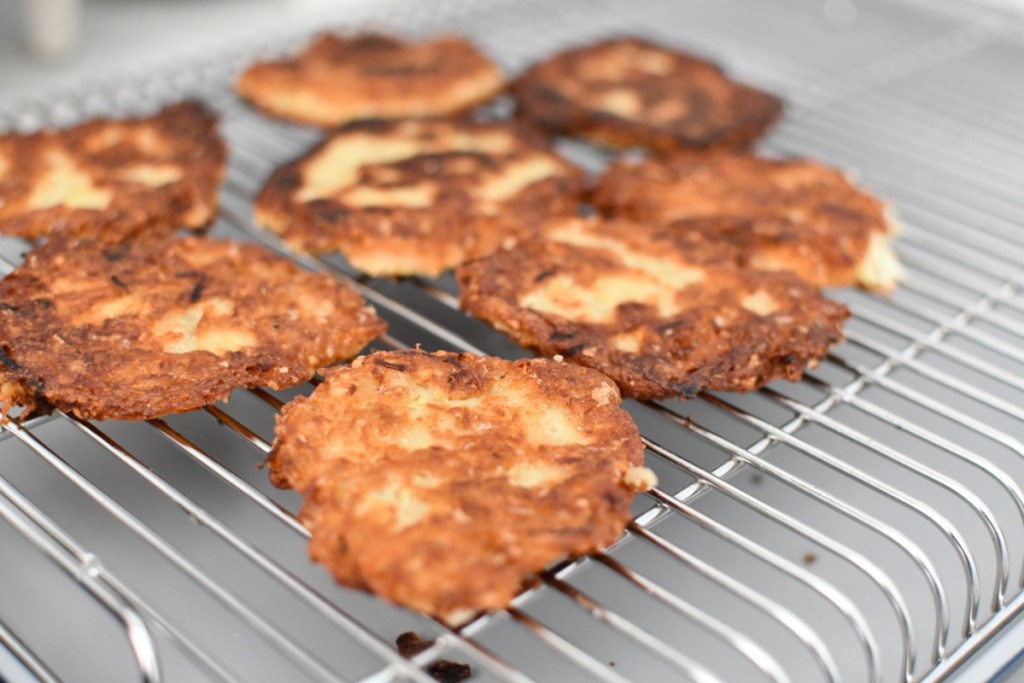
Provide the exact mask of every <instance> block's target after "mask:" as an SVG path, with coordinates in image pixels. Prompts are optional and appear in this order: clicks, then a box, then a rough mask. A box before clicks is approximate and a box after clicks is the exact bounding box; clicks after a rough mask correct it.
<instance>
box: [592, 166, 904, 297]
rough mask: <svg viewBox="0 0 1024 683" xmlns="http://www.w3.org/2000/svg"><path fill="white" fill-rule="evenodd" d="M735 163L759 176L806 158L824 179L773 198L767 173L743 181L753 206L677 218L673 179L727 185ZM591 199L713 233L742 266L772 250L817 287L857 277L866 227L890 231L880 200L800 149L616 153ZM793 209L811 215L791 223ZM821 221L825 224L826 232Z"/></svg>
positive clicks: (617, 213) (622, 213)
mask: <svg viewBox="0 0 1024 683" xmlns="http://www.w3.org/2000/svg"><path fill="white" fill-rule="evenodd" d="M737 164H738V165H741V166H746V167H747V168H741V169H740V170H741V171H743V172H744V173H746V172H752V173H757V172H760V173H761V174H762V175H763V176H768V175H769V174H770V173H771V172H772V171H774V170H776V169H785V168H787V167H789V166H793V165H810V166H813V167H815V168H816V169H817V170H819V171H820V180H821V182H822V183H824V184H825V185H824V186H822V187H812V188H807V189H806V190H804V191H803V192H802V193H801V195H800V196H798V197H793V198H792V199H788V198H787V200H786V203H785V204H784V205H783V204H781V203H780V204H777V205H772V204H771V203H770V201H769V198H770V197H771V196H772V194H775V195H778V191H777V190H775V188H774V187H773V186H772V184H771V182H770V181H769V182H767V183H765V184H764V186H762V187H753V186H747V187H745V188H744V189H745V190H746V195H747V197H748V203H749V204H750V205H751V206H756V205H757V204H759V203H760V204H763V207H762V208H761V209H758V210H757V211H745V210H741V211H740V212H737V211H736V210H732V209H728V208H723V209H722V212H721V214H719V215H702V216H697V217H687V218H679V217H676V216H673V215H672V214H670V213H669V211H668V210H667V209H665V207H664V204H663V200H662V199H661V197H663V196H666V195H670V194H672V193H673V192H675V189H674V187H673V183H675V182H678V181H679V180H680V178H681V177H687V176H688V175H691V174H692V175H696V174H700V175H701V176H702V177H704V178H711V179H720V180H721V181H722V182H724V183H726V184H727V185H728V184H730V183H731V182H732V181H731V179H730V175H731V168H730V167H731V166H732V167H733V168H735V166H733V165H737ZM740 182H746V181H745V180H744V179H741V180H740ZM694 191H696V190H694ZM588 200H589V201H590V203H591V204H592V205H593V206H595V207H596V208H597V209H598V210H599V211H600V212H602V213H603V214H605V215H607V216H610V217H613V218H621V219H626V220H631V221H635V222H655V223H659V224H663V225H665V226H670V227H671V228H672V229H673V230H675V231H678V232H680V233H687V232H690V233H694V235H695V236H696V235H699V236H700V238H701V239H706V240H709V241H718V242H720V243H721V244H722V246H723V247H727V248H730V249H732V250H734V252H735V258H736V259H737V260H738V261H739V262H740V263H741V264H743V265H744V266H746V267H753V266H751V265H750V260H751V258H752V257H754V256H756V254H757V252H758V251H760V250H768V251H773V252H777V253H779V254H780V255H783V256H782V258H783V259H785V260H786V262H787V263H788V264H789V265H790V267H789V268H787V270H790V271H792V272H794V273H796V274H797V275H799V276H800V277H801V278H803V279H804V280H807V281H808V282H811V283H813V284H815V285H817V286H819V287H848V286H854V285H856V284H858V283H857V278H856V273H855V269H856V267H857V265H858V263H859V262H860V260H861V259H862V258H864V256H865V255H866V253H867V250H868V243H869V239H870V237H871V234H872V233H874V232H879V233H883V234H889V233H890V232H891V223H890V220H889V219H888V218H887V216H886V211H885V205H884V204H883V203H882V201H881V200H879V199H878V198H876V197H874V196H872V195H871V194H869V193H868V192H866V191H864V190H862V189H860V188H858V187H856V186H854V185H853V184H852V183H851V182H850V181H849V179H848V178H846V176H845V175H844V174H843V173H842V172H841V171H839V170H838V169H835V168H832V167H829V166H826V165H824V164H821V163H820V162H817V161H814V160H812V159H806V158H802V157H790V158H785V159H772V158H767V157H759V156H755V155H753V154H749V153H742V152H731V151H711V152H693V153H683V154H676V155H673V156H672V157H670V158H666V159H647V160H644V161H642V162H640V163H633V162H622V161H619V162H615V163H612V164H611V165H610V166H609V167H608V168H607V169H606V170H605V172H604V173H603V174H602V175H601V176H600V177H599V178H598V180H597V182H596V184H595V185H594V186H593V188H592V189H591V191H590V193H589V195H588ZM769 209H770V210H769ZM792 210H801V211H804V212H805V214H809V216H810V219H809V220H806V222H805V223H795V222H793V221H791V220H790V219H789V218H788V217H787V216H786V213H787V212H788V211H792ZM821 225H826V226H828V228H829V230H828V231H827V232H823V231H822V230H821V229H820V226H821Z"/></svg>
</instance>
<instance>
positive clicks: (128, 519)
mask: <svg viewBox="0 0 1024 683" xmlns="http://www.w3.org/2000/svg"><path fill="white" fill-rule="evenodd" d="M76 424H83V426H85V424H86V423H77V422H76ZM90 426H91V425H90ZM6 428H7V429H10V430H12V431H13V432H14V434H15V436H16V437H17V438H18V440H19V441H21V442H22V443H23V444H25V445H26V446H28V447H29V448H30V449H31V450H32V451H33V452H35V453H36V454H37V455H39V456H40V457H42V458H43V460H45V461H46V463H47V464H49V465H50V466H52V467H53V468H54V469H55V470H57V471H58V472H59V473H60V474H62V475H63V476H64V477H65V478H66V479H67V480H68V481H70V482H71V483H72V484H74V485H75V486H76V487H77V488H78V489H79V490H81V491H82V492H83V493H85V494H86V495H87V496H89V498H91V499H92V500H93V501H94V502H96V503H97V504H98V505H100V507H102V508H103V509H104V510H105V511H107V512H108V513H110V514H111V515H113V516H114V517H115V518H116V519H117V520H118V521H120V522H121V523H122V524H124V525H125V526H127V527H128V528H129V529H131V530H132V531H133V532H134V533H135V534H136V535H137V536H139V537H140V538H142V539H143V540H144V541H146V542H147V543H148V544H149V545H150V546H152V547H153V548H154V549H155V550H157V551H158V552H159V553H160V554H161V555H163V556H164V557H165V558H166V559H167V560H168V561H170V562H171V563H172V564H174V566H175V567H177V568H178V569H180V570H181V571H182V572H184V573H185V574H186V575H187V576H189V577H190V578H191V579H192V580H194V581H195V582H196V583H197V584H199V585H200V586H201V587H203V588H204V589H205V590H206V591H207V592H208V593H209V594H210V595H212V596H213V597H215V598H216V599H217V600H218V601H220V602H221V603H223V604H224V605H225V606H226V607H228V608H229V609H231V610H232V611H233V612H235V613H236V614H237V615H238V616H239V617H241V618H242V619H243V621H245V622H246V623H247V624H248V625H249V626H251V627H252V628H253V629H254V630H255V631H257V632H258V633H260V634H261V635H262V636H263V637H264V638H265V639H266V640H267V641H268V642H269V643H271V644H273V645H275V646H277V647H279V648H281V650H282V651H284V652H287V653H289V655H290V656H291V657H292V658H293V659H294V660H295V661H296V663H298V664H299V665H300V666H302V667H303V668H304V669H305V670H306V671H307V673H309V674H310V675H313V676H315V677H317V678H318V679H321V680H325V681H330V680H333V678H334V674H332V673H331V671H330V668H329V667H328V666H327V665H326V664H324V663H323V662H322V661H321V660H320V659H319V658H318V657H316V656H315V655H313V654H312V653H310V652H309V651H308V650H307V649H306V648H305V647H303V646H301V645H299V644H298V643H296V642H295V641H293V640H292V639H291V638H289V637H287V636H285V635H283V634H282V633H280V631H278V630H277V629H276V628H274V627H273V625H271V624H270V623H269V622H267V621H266V619H264V618H263V617H261V616H260V615H259V614H258V613H257V612H256V611H255V610H254V609H253V608H252V607H250V606H249V605H248V604H247V603H245V602H244V601H242V600H241V599H239V598H238V597H236V596H235V595H234V594H233V593H231V592H230V591H228V590H226V589H225V588H224V587H223V586H221V585H220V584H218V583H217V582H215V581H214V580H213V579H211V578H210V577H209V576H208V575H207V574H206V573H205V572H203V571H202V570H201V569H200V568H199V567H198V566H197V565H196V564H195V563H194V562H192V561H191V560H189V559H188V558H187V557H186V556H185V555H184V554H182V553H181V552H180V551H178V550H177V549H176V548H174V547H173V546H172V545H171V544H170V543H168V542H167V541H165V540H164V539H163V537H161V536H160V535H159V534H157V533H156V532H154V531H153V530H152V529H151V528H150V527H149V526H147V525H146V524H144V523H143V522H142V521H141V520H140V519H138V518H137V517H135V516H134V515H132V514H131V513H130V512H128V511H127V510H126V509H125V508H124V507H122V506H121V505H120V504H119V503H117V501H115V500H114V499H113V498H111V497H110V496H109V495H107V494H106V493H104V492H103V491H102V490H101V489H99V488H98V487H97V486H96V485H95V484H93V483H92V482H90V481H89V480H88V479H87V478H85V477H84V476H83V475H82V474H81V473H80V472H78V470H76V469H75V468H74V467H72V466H71V465H69V464H68V463H67V461H65V460H64V459H63V458H62V457H61V456H60V455H58V454H57V453H56V452H54V451H53V450H51V449H50V448H48V447H47V446H46V445H45V444H44V443H43V442H42V441H40V440H39V438H38V437H36V436H35V435H33V434H32V433H30V432H27V431H25V430H23V429H21V428H19V427H17V426H16V425H15V424H9V425H7V426H6ZM112 452H113V451H112ZM179 495H180V494H179ZM429 680H430V679H429V678H428V679H424V683H429Z"/></svg>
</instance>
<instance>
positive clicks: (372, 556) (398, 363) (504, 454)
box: [270, 350, 650, 621]
mask: <svg viewBox="0 0 1024 683" xmlns="http://www.w3.org/2000/svg"><path fill="white" fill-rule="evenodd" d="M270 462H271V467H272V473H273V475H274V480H275V482H276V483H278V484H285V483H287V484H291V485H293V486H295V487H297V488H299V489H300V490H302V491H304V492H305V493H306V494H307V495H308V499H307V502H306V504H305V505H304V507H303V509H302V513H301V517H302V520H303V522H304V523H305V524H306V526H307V527H308V528H309V529H310V531H311V532H312V540H311V542H310V553H311V555H312V557H313V558H314V559H315V560H317V561H319V562H322V563H324V564H325V565H326V566H327V568H328V569H329V570H330V571H331V572H332V573H333V574H334V576H335V577H336V578H337V579H338V580H339V581H341V582H342V583H344V584H345V585H348V586H352V587H354V588H361V589H364V590H369V591H372V592H373V593H375V594H377V595H379V596H381V597H383V598H386V599H388V600H391V601H393V602H396V603H399V604H402V605H406V606H409V607H413V608H415V609H419V610H422V611H424V612H428V613H430V614H433V615H436V616H439V617H441V618H444V619H448V620H449V621H459V618H460V616H461V617H464V616H466V615H467V614H471V613H473V612H475V611H478V610H482V609H495V608H500V607H503V606H505V605H507V604H508V602H509V600H511V599H512V597H514V595H515V594H516V592H517V591H518V590H519V588H520V586H521V584H522V582H523V580H524V579H526V578H528V577H529V576H530V575H532V574H533V573H535V572H537V571H540V570H541V569H543V568H544V567H545V566H547V565H548V564H550V563H551V562H553V561H555V560H557V559H560V558H562V557H564V556H566V555H569V556H573V555H579V554H582V553H586V552H589V551H592V550H595V549H598V548H601V547H603V546H606V545H608V544H609V543H611V542H612V541H614V540H615V539H616V538H617V537H618V536H619V535H620V534H621V533H622V530H623V527H624V526H625V524H626V522H627V521H628V520H629V517H630V514H629V504H630V501H631V499H632V497H633V495H634V494H635V493H636V491H638V490H646V488H648V487H649V486H650V480H646V481H645V480H644V477H637V476H636V473H637V472H638V471H639V472H642V473H649V471H648V470H645V469H643V468H642V467H641V466H642V464H643V445H642V443H641V441H640V436H639V433H638V431H637V428H636V425H635V424H634V423H633V421H632V419H631V418H630V417H629V415H628V414H627V413H626V412H625V411H624V410H622V409H621V408H620V406H619V393H618V390H617V389H616V388H615V386H614V384H613V383H612V382H611V380H609V379H608V378H607V377H604V376H603V375H601V374H599V373H597V372H594V371H592V370H587V369H584V368H579V367H575V366H572V365H567V364H563V363H557V362H554V361H549V360H542V359H534V360H519V361H508V360H503V359H500V358H491V357H480V356H473V355H469V354H454V353H447V352H437V353H434V354H429V353H426V352H423V351H418V350H417V351H397V352H388V353H374V354H371V355H369V356H363V357H361V358H357V359H356V360H355V361H354V362H353V363H352V366H351V367H339V368H335V369H333V370H331V371H330V372H329V373H328V376H327V381H326V382H325V383H324V384H323V385H321V386H320V387H318V388H317V389H316V391H314V392H313V394H312V395H311V396H310V397H309V398H308V399H304V398H299V399H296V400H294V401H292V402H291V403H289V404H288V405H286V406H285V407H284V410H283V411H282V413H281V416H280V417H279V418H278V423H277V440H276V442H275V445H274V450H273V454H272V458H271V461H270Z"/></svg>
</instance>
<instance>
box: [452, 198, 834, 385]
mask: <svg viewBox="0 0 1024 683" xmlns="http://www.w3.org/2000/svg"><path fill="white" fill-rule="evenodd" d="M457 277H458V280H459V285H460V287H461V289H462V306H463V308H464V309H465V310H467V311H469V312H470V313H472V314H473V315H475V316H477V317H478V318H481V319H483V320H485V321H487V322H489V323H491V324H492V325H494V326H495V327H496V328H497V329H499V330H501V331H502V332H505V333H506V334H508V335H509V336H511V337H512V338H513V339H515V340H516V341H518V342H519V343H520V344H522V345H524V346H526V347H528V348H531V349H534V350H536V351H538V352H540V353H541V354H544V355H555V354H560V355H562V356H564V357H565V358H566V360H570V361H572V362H574V363H579V364H580V365H586V366H588V367H592V368H595V369H597V370H600V371H601V372H604V373H605V374H607V375H608V376H609V377H612V378H613V379H614V380H615V381H616V382H618V383H619V386H620V387H621V389H622V393H623V394H625V395H626V396H631V397H634V398H641V399H650V398H668V397H673V396H675V397H680V398H690V397H693V396H694V395H695V394H696V393H697V392H698V391H700V390H701V389H710V390H721V391H750V390H752V389H755V388H757V387H760V386H762V385H764V384H766V383H767V382H769V381H771V380H774V379H777V378H781V377H785V378H787V379H791V380H795V379H798V378H799V377H800V376H801V375H802V374H803V371H804V369H805V368H806V367H807V366H811V367H813V366H814V365H815V364H816V363H817V361H818V360H819V359H820V358H821V357H822V356H823V355H824V354H825V352H826V351H827V350H828V348H829V346H831V345H832V344H835V343H836V342H838V341H840V340H841V339H842V338H843V336H842V323H843V321H844V320H845V319H846V318H847V317H848V316H849V312H848V311H847V310H846V307H845V306H843V305H842V304H840V303H837V302H834V301H831V300H829V299H826V298H825V297H824V296H822V294H821V293H820V292H819V291H818V289H817V288H816V287H814V286H813V285H810V284H808V283H806V282H803V281H802V280H800V279H798V278H797V277H796V276H795V275H792V274H791V273H783V272H768V271H757V270H751V269H749V268H746V267H744V266H743V265H742V264H739V263H737V262H736V260H735V259H734V255H733V253H732V251H731V250H730V249H728V248H723V247H722V245H721V244H720V243H717V242H707V241H702V240H700V239H695V238H694V237H693V236H692V235H690V236H688V235H680V234H679V233H677V232H674V231H672V230H671V229H657V228H651V227H649V226H646V225H642V224H638V223H630V222H626V221H612V220H598V219H589V220H586V219H579V218H572V219H561V220H553V221H551V222H550V223H548V224H547V225H545V226H544V238H538V239H534V240H530V241H524V242H521V243H520V244H519V245H518V246H516V247H515V248H514V249H511V250H508V251H501V252H496V253H495V254H492V255H491V256H489V257H487V258H485V259H481V260H478V261H472V262H470V263H467V264H466V265H464V266H462V267H461V268H460V269H459V270H458V273H457Z"/></svg>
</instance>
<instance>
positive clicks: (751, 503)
mask: <svg viewBox="0 0 1024 683" xmlns="http://www.w3.org/2000/svg"><path fill="white" fill-rule="evenodd" d="M644 443H645V445H646V446H647V448H648V449H650V450H651V451H653V452H654V453H656V454H657V455H658V456H660V457H662V458H664V459H666V460H668V461H669V462H671V463H673V464H675V465H676V466H677V467H679V468H680V469H683V470H685V471H686V472H687V473H688V474H690V475H691V476H694V477H696V478H698V479H700V480H701V481H703V482H704V483H705V484H707V485H708V486H710V487H712V488H714V489H715V490H717V491H719V492H721V493H724V494H726V495H727V496H729V497H731V498H733V499H735V500H737V501H738V502H740V503H742V504H743V505H745V506H747V507H749V508H751V509H753V510H755V511H756V512H758V513H759V514H761V515H763V516H764V517H766V518H768V519H770V520H772V521H774V522H777V523H779V524H781V525H783V526H785V527H787V528H788V529H790V530H791V531H794V532H796V533H797V534H799V535H801V536H803V537H804V538H806V539H808V540H810V541H812V542H814V543H817V544H818V545H820V546H822V547H824V548H827V549H829V550H830V551H831V552H833V553H835V554H836V555H837V556H839V557H841V558H843V559H844V560H845V561H847V562H849V563H850V564H852V565H853V566H855V567H856V568H857V569H858V570H860V571H861V572H863V573H864V574H866V575H867V576H869V577H870V578H871V579H872V581H873V582H874V583H875V584H876V585H877V586H878V588H879V589H880V590H881V591H882V593H883V594H884V595H885V597H886V600H887V601H888V602H889V604H890V606H891V607H892V609H893V611H894V612H895V613H896V617H897V625H898V626H899V629H900V636H901V638H902V642H903V645H904V647H903V648H902V653H901V657H900V668H901V671H902V677H903V678H904V679H905V680H908V681H909V680H913V670H914V665H915V662H916V638H915V636H914V627H913V623H912V619H911V616H910V610H909V609H908V608H907V603H906V600H904V598H903V596H902V593H901V592H900V590H899V589H898V588H897V587H896V584H895V583H894V582H893V580H892V579H891V578H890V577H889V576H888V575H887V574H886V573H885V572H883V571H882V570H881V569H880V568H879V567H878V566H877V565H876V564H875V563H874V562H872V561H871V560H869V559H868V558H867V557H865V556H863V555H861V554H860V553H858V552H857V551H855V550H853V549H852V548H849V547H846V546H844V545H843V544H841V543H838V542H836V541H835V540H833V539H832V538H831V537H829V536H827V535H825V534H823V533H821V532H820V531H818V530H817V529H814V528H813V527H811V526H809V525H807V524H805V523H803V522H801V521H800V520H798V519H796V518H794V517H792V516H790V515H788V514H786V513H785V512H782V511H780V510H777V509H775V508H773V507H772V506H770V505H767V504H766V503H764V502H763V501H761V500H758V499H757V498H755V497H754V496H751V495H750V494H748V493H746V492H744V491H742V490H740V489H738V488H736V487H735V486H733V485H732V484H730V483H729V482H727V481H725V480H724V479H721V478H720V477H718V476H716V475H714V474H712V473H710V472H706V471H705V470H703V469H701V468H699V467H697V466H696V465H692V464H690V463H689V462H688V461H686V460H684V459H683V458H680V457H679V456H677V455H675V454H674V453H672V452H671V451H669V450H667V449H665V448H662V447H661V446H659V445H658V444H656V443H654V442H653V441H651V440H650V439H647V438H645V439H644ZM652 495H654V496H655V497H656V498H658V499H659V500H661V501H662V502H667V499H671V496H668V495H666V494H664V493H663V492H659V491H657V490H655V491H654V492H652Z"/></svg>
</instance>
